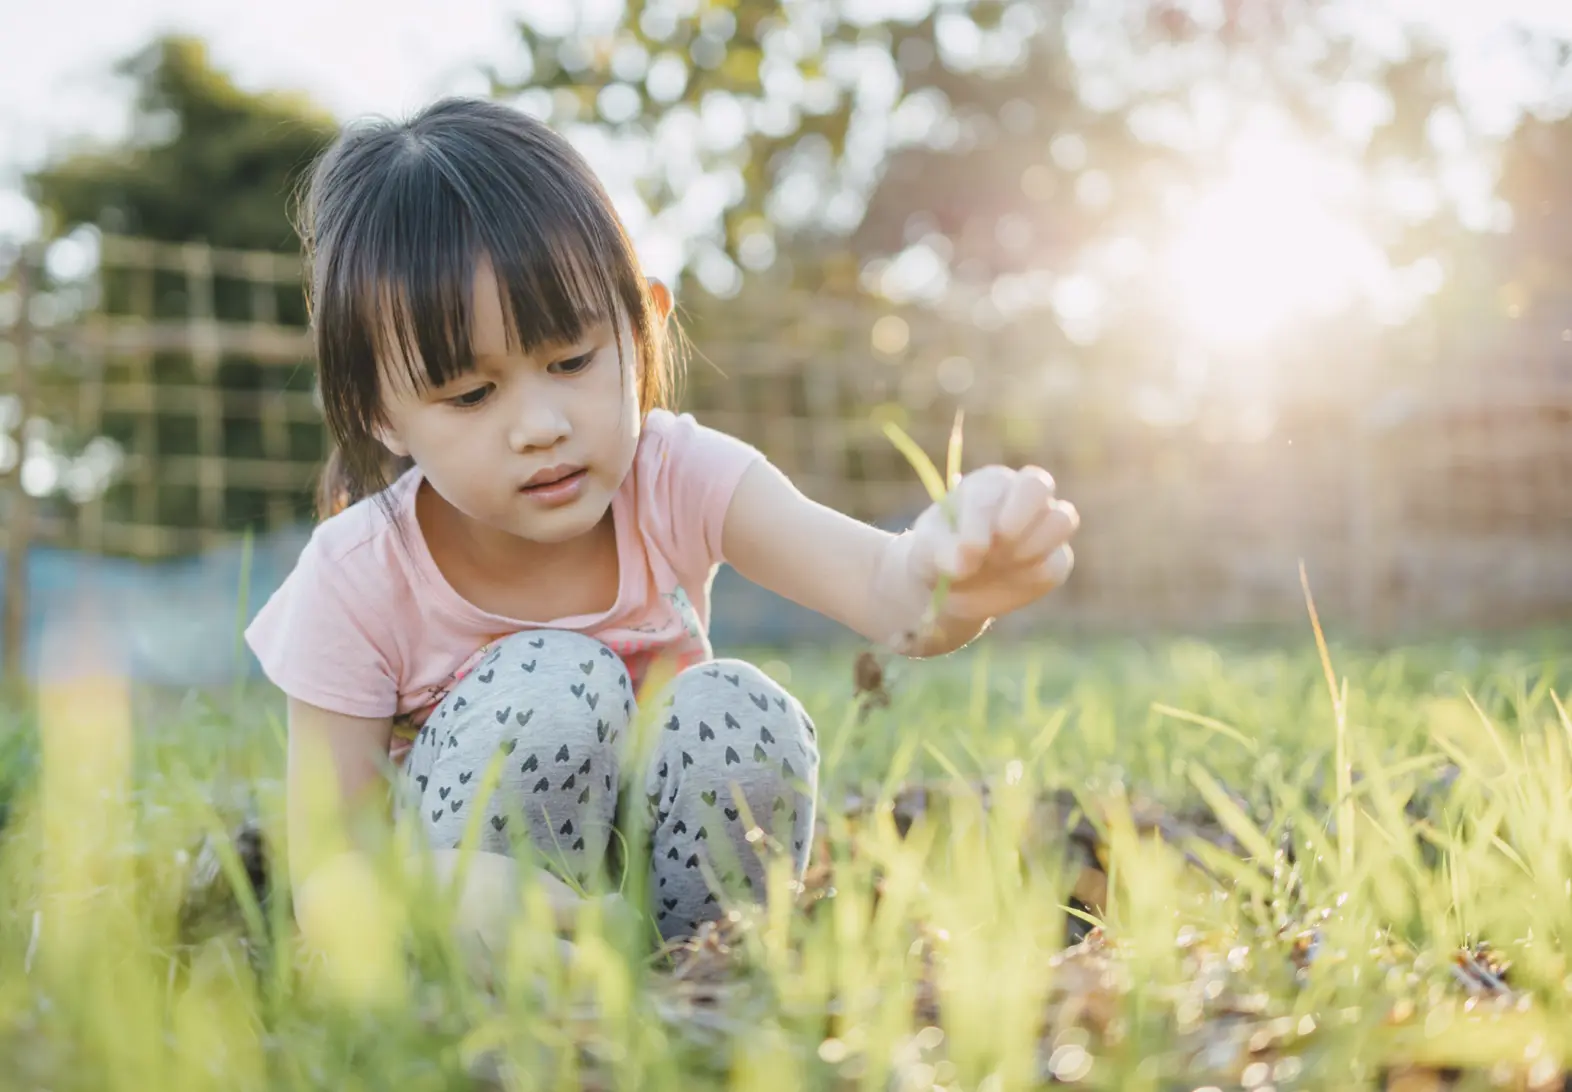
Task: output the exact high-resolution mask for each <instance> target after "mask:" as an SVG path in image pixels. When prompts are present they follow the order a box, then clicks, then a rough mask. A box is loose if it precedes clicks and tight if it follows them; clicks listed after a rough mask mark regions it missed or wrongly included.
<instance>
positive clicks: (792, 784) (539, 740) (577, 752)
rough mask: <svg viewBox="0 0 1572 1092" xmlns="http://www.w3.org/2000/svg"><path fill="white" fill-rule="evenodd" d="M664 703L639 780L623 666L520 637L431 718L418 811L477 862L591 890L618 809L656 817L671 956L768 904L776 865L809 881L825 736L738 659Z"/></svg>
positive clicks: (410, 778)
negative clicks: (750, 906)
mask: <svg viewBox="0 0 1572 1092" xmlns="http://www.w3.org/2000/svg"><path fill="white" fill-rule="evenodd" d="M654 700H655V701H656V702H657V703H658V705H657V708H656V709H655V710H654V711H653V717H652V718H651V719H650V720H649V722H648V723H649V730H648V736H650V737H652V739H651V740H650V742H649V743H648V744H647V745H646V746H643V747H640V748H637V750H638V751H639V752H640V753H641V755H642V763H643V768H642V769H636V770H635V769H627V770H625V768H624V763H625V762H629V763H631V762H634V761H635V760H636V759H635V756H634V755H633V753H632V752H633V750H634V748H633V747H632V746H631V744H632V741H633V735H634V733H633V730H632V728H633V725H634V723H635V720H634V718H635V717H636V716H638V714H639V709H638V706H637V702H636V701H635V697H634V693H633V686H632V683H631V681H630V680H629V677H628V673H627V669H626V668H625V667H624V666H623V663H622V660H621V659H620V658H619V657H618V656H617V655H616V654H615V653H613V652H612V651H611V649H610V648H608V647H606V646H605V645H603V644H601V643H600V642H599V641H596V640H595V639H594V638H591V637H587V636H585V635H583V634H579V633H571V632H566V631H562V630H531V631H525V632H522V633H518V634H514V635H513V636H511V637H509V638H507V639H505V640H503V641H501V642H499V643H498V645H497V646H496V647H495V648H494V649H493V650H492V651H491V652H490V653H489V654H488V655H487V657H486V659H485V661H484V662H482V663H481V664H480V665H478V666H477V667H476V668H475V669H474V670H472V671H471V672H470V673H469V674H468V675H466V676H465V677H464V678H463V679H462V680H460V681H459V683H458V685H456V686H455V687H454V688H453V690H452V691H451V692H450V693H449V694H448V695H447V697H446V698H445V699H444V700H443V701H442V703H441V704H440V705H439V706H438V707H437V708H436V709H435V710H433V711H432V713H431V715H430V717H429V719H428V720H427V721H426V723H425V726H424V727H423V728H422V729H421V732H420V735H419V737H418V738H417V739H416V741H415V744H414V747H413V749H412V750H411V751H410V753H409V755H408V757H407V758H406V760H405V762H404V767H403V773H402V775H401V776H402V784H401V797H402V800H403V802H404V804H405V805H406V807H407V808H408V809H410V810H411V811H413V812H414V814H415V816H417V817H418V820H419V822H420V825H421V827H422V829H423V830H424V831H425V834H426V838H427V841H428V842H429V843H430V844H431V845H432V846H433V847H434V848H438V849H449V848H453V847H455V846H457V845H458V844H459V842H460V840H461V839H462V838H463V837H464V836H465V833H466V831H467V830H469V829H470V828H471V827H472V826H473V827H474V828H475V831H476V842H475V844H476V847H477V848H478V849H481V850H484V851H487V852H492V853H506V854H511V855H514V856H521V855H524V853H526V852H527V853H528V854H530V855H533V856H537V859H538V860H539V861H540V863H542V864H544V866H545V867H547V868H548V869H550V870H552V871H553V872H555V873H557V874H558V875H559V876H561V877H563V878H564V879H569V880H571V881H574V882H577V883H579V884H581V885H583V884H587V883H590V882H591V878H592V877H594V876H597V875H598V874H599V872H600V870H601V868H602V867H603V865H605V864H606V857H607V852H608V848H610V847H611V843H612V841H613V827H614V825H617V823H618V814H619V803H620V805H621V807H622V813H623V814H624V815H626V813H627V812H626V809H627V808H628V807H629V806H630V805H631V806H634V807H639V808H642V809H643V811H644V814H643V819H644V822H643V825H642V826H643V831H644V832H645V835H644V836H645V839H646V848H647V850H648V853H649V877H648V879H649V893H650V899H651V905H650V907H649V910H650V911H651V912H652V913H653V914H654V916H655V921H656V924H657V926H658V927H659V929H660V932H661V935H662V936H663V937H665V938H666V939H668V940H675V939H680V938H682V937H684V936H688V935H691V934H692V932H693V931H694V930H696V929H698V927H699V925H700V924H701V923H702V922H705V921H712V920H717V919H719V918H721V917H722V916H723V915H724V914H725V913H726V912H727V909H728V906H729V904H730V903H732V902H734V901H736V900H743V899H746V900H751V901H755V902H762V901H763V899H764V895H765V882H766V871H767V862H768V861H769V859H770V858H771V856H772V855H784V856H786V857H788V858H789V859H790V861H791V865H792V867H791V874H792V878H793V879H794V880H800V879H801V878H802V875H803V873H804V871H806V869H807V863H808V854H809V852H810V849H811V846H810V840H811V836H812V832H813V823H814V805H815V800H816V797H817V789H818V771H819V751H818V743H817V736H816V732H815V729H814V725H813V721H812V720H811V719H810V718H809V717H808V714H807V713H806V712H805V711H804V710H803V708H802V706H801V704H799V703H798V701H797V699H795V698H794V697H792V696H791V695H790V694H788V693H787V692H786V691H785V690H783V689H782V688H781V687H780V685H779V684H777V683H776V682H774V681H773V680H772V679H770V678H769V677H768V676H766V675H765V674H764V673H763V672H761V671H759V669H758V668H756V667H754V666H752V665H751V664H748V663H744V662H742V661H740V660H714V661H710V662H708V663H703V664H699V665H696V666H694V667H690V668H688V669H686V670H685V671H683V672H681V673H680V674H678V675H677V676H676V677H675V678H674V679H673V680H672V681H671V683H670V684H669V685H667V686H666V687H665V689H664V690H663V691H662V693H661V694H660V695H658V696H657V697H656V698H655V699H654ZM493 762H497V763H499V766H498V769H497V771H496V773H497V774H498V775H500V777H499V779H498V780H496V782H495V784H494V785H492V787H491V789H490V791H489V792H484V793H483V792H482V788H483V786H484V785H485V784H486V781H487V779H486V774H487V771H488V769H489V768H490V767H491V766H492V764H493ZM625 773H626V775H627V776H626V785H625V784H624V782H625ZM477 812H479V815H478V817H477V815H476V813H477ZM526 845H527V846H528V849H527V850H525V846H526ZM521 851H522V852H521Z"/></svg>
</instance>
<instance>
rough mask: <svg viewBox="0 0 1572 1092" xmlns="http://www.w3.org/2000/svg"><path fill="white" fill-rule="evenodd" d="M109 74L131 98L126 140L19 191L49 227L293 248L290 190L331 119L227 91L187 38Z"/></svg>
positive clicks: (276, 98)
mask: <svg viewBox="0 0 1572 1092" xmlns="http://www.w3.org/2000/svg"><path fill="white" fill-rule="evenodd" d="M117 72H118V73H119V74H120V75H122V76H125V77H127V78H129V79H130V80H131V81H132V84H133V87H134V97H133V105H132V128H131V137H130V139H129V140H128V141H127V142H126V143H125V144H124V145H123V146H120V147H114V148H107V149H103V150H98V151H91V152H82V153H78V154H73V155H70V156H68V157H66V158H64V159H62V160H60V161H58V162H55V163H51V164H48V165H47V166H45V167H43V168H42V169H41V170H39V171H37V172H36V173H34V174H33V175H31V176H30V177H29V178H28V180H27V185H28V190H29V192H30V195H31V196H32V198H33V200H35V201H36V202H37V203H38V205H39V206H40V207H41V208H42V209H43V210H44V211H45V212H46V214H47V216H48V218H49V220H50V221H51V225H52V228H53V229H54V230H55V231H61V232H63V231H67V230H69V229H70V228H72V227H73V226H75V225H78V224H95V225H98V226H100V227H102V228H105V229H107V230H112V231H116V232H123V233H128V234H134V235H139V236H144V237H147V238H153V239H160V240H166V241H170V242H192V241H204V242H208V243H211V244H213V245H215V246H221V247H236V248H243V249H257V250H290V249H293V247H294V246H295V245H296V244H295V235H294V230H293V228H292V226H291V223H290V218H289V196H290V191H291V188H292V187H293V186H294V185H295V183H296V182H297V180H298V179H299V177H300V175H301V173H302V172H303V171H304V169H305V168H306V167H307V166H308V165H309V163H310V161H311V160H312V158H313V157H314V156H315V155H316V154H317V153H318V152H320V151H321V150H322V149H323V148H324V147H325V146H326V145H327V143H328V142H329V141H331V140H332V138H333V134H334V132H335V122H334V119H333V118H332V117H331V116H330V115H329V114H327V113H326V112H325V111H323V110H321V109H319V108H318V107H316V106H314V105H313V104H312V103H311V102H310V101H309V100H307V99H306V98H304V97H303V96H301V95H296V94H287V93H283V92H267V93H260V94H258V93H252V92H248V91H245V90H243V89H241V88H239V87H237V86H236V85H235V83H234V82H233V81H232V80H231V79H230V78H229V76H227V75H226V74H224V73H223V72H221V71H219V70H217V69H215V68H214V67H213V66H212V64H211V62H210V60H209V58H208V55H207V50H206V47H205V46H204V45H203V43H202V42H201V41H199V40H197V39H193V38H189V37H180V36H171V37H164V38H160V39H158V40H157V41H155V42H153V43H152V44H151V45H149V46H148V47H147V48H145V49H143V50H141V51H139V52H138V53H137V54H135V55H134V56H132V57H129V58H127V59H126V60H125V61H123V62H122V63H121V64H119V65H118V66H117Z"/></svg>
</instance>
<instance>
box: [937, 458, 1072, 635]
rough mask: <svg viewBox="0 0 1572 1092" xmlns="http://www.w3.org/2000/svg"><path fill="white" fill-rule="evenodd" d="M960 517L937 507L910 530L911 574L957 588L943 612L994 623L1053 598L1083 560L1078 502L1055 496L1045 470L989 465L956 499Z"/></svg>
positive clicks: (966, 480)
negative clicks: (1079, 557) (1076, 547)
mask: <svg viewBox="0 0 1572 1092" xmlns="http://www.w3.org/2000/svg"><path fill="white" fill-rule="evenodd" d="M949 505H950V509H951V512H953V514H954V518H955V522H954V525H953V526H952V525H951V522H950V518H949V517H948V516H947V515H946V514H945V512H944V510H943V509H942V508H941V507H940V506H939V505H937V504H935V505H933V506H932V507H930V508H928V510H927V511H925V512H923V514H922V515H921V516H919V517H918V518H917V522H916V523H915V524H913V526H912V530H911V532H910V536H909V537H910V545H909V547H908V552H907V562H908V565H909V566H910V569H911V575H912V576H913V577H915V578H916V579H917V580H919V581H920V582H921V583H922V584H923V585H924V586H925V587H927V588H929V589H932V588H934V587H935V586H936V585H937V584H938V582H939V580H940V579H941V578H946V577H947V578H948V579H949V580H950V586H949V589H948V591H947V592H946V594H945V597H944V602H943V605H942V616H943V618H948V619H958V620H961V621H963V622H977V623H979V624H981V623H984V622H986V621H987V620H988V619H990V618H996V617H998V616H1000V615H1003V614H1008V613H1010V612H1011V611H1014V610H1019V609H1020V608H1021V607H1024V606H1026V605H1027V604H1029V603H1032V602H1035V601H1036V600H1038V599H1040V598H1042V597H1043V596H1044V595H1047V594H1048V593H1049V592H1051V591H1053V590H1054V589H1055V588H1057V587H1058V586H1059V585H1061V584H1063V583H1064V582H1065V580H1066V579H1067V578H1068V577H1069V575H1070V570H1071V569H1072V568H1073V567H1074V565H1075V555H1074V553H1073V552H1072V551H1071V549H1070V539H1071V537H1072V536H1074V534H1075V532H1076V529H1077V528H1078V527H1079V526H1080V522H1081V517H1080V515H1079V514H1078V513H1077V512H1076V510H1075V506H1074V505H1072V504H1070V503H1069V502H1067V501H1062V500H1059V499H1058V498H1057V497H1056V496H1055V495H1054V481H1053V477H1052V476H1051V475H1050V474H1049V473H1048V472H1047V471H1046V470H1043V469H1042V468H1040V467H1035V466H1028V467H1023V468H1021V469H1020V470H1012V469H1010V468H1009V467H1004V466H989V467H983V468H982V469H980V470H976V471H973V472H972V473H970V474H968V475H966V476H965V477H963V478H962V479H961V480H960V482H959V484H957V485H956V487H955V488H954V489H953V490H952V491H951V493H950V497H949Z"/></svg>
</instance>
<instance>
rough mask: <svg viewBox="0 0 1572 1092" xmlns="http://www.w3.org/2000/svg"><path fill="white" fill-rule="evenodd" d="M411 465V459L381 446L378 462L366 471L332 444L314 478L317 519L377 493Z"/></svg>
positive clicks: (340, 510)
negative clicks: (353, 464) (315, 478)
mask: <svg viewBox="0 0 1572 1092" xmlns="http://www.w3.org/2000/svg"><path fill="white" fill-rule="evenodd" d="M413 465H414V461H413V460H412V459H408V458H399V457H397V456H394V455H392V454H391V453H389V452H388V451H387V449H386V448H383V449H382V456H381V458H380V459H379V460H378V465H376V466H375V467H373V468H371V470H370V473H369V474H368V473H366V472H365V471H360V468H357V467H354V466H351V465H350V461H349V460H348V459H347V458H345V456H344V449H343V448H341V447H339V446H338V445H337V444H335V445H333V448H332V450H330V451H329V452H328V457H327V462H326V463H324V464H323V466H322V473H321V474H320V475H319V476H318V478H317V496H316V508H317V519H318V520H325V519H330V518H331V517H333V516H336V515H338V514H339V513H340V512H342V511H343V510H344V509H346V508H348V507H349V506H350V505H352V504H355V503H356V502H358V501H361V500H364V499H365V498H366V497H368V496H371V495H373V494H375V493H380V492H381V491H382V490H384V489H386V488H387V487H388V486H389V485H391V484H392V483H393V481H394V480H395V479H397V478H398V477H399V476H400V475H401V474H403V473H404V472H405V471H406V470H408V469H409V468H410V467H411V466H413ZM357 471H360V472H357ZM368 478H370V479H371V480H368Z"/></svg>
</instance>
